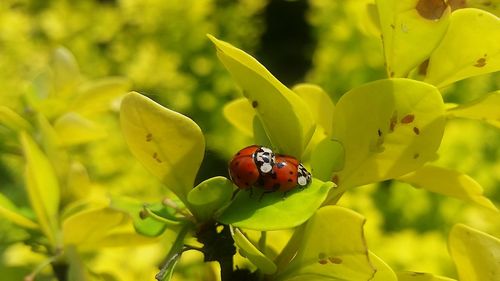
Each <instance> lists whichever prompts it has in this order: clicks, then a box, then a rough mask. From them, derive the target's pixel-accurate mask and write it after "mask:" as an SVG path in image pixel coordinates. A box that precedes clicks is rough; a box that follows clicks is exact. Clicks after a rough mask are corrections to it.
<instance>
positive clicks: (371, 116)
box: [332, 78, 445, 190]
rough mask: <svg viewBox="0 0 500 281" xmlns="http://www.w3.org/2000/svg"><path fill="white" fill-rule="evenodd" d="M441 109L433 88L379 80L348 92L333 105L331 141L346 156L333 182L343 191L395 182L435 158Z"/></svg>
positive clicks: (409, 81)
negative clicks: (381, 182)
mask: <svg viewBox="0 0 500 281" xmlns="http://www.w3.org/2000/svg"><path fill="white" fill-rule="evenodd" d="M444 124H445V119H444V105H443V100H442V97H441V94H440V93H439V91H438V90H437V89H436V88H435V87H433V86H432V85H429V84H426V83H422V82H418V81H414V80H410V79H401V78H397V79H387V80H379V81H375V82H372V83H368V84H365V85H362V86H360V87H358V88H355V89H352V90H351V91H349V92H347V93H346V94H345V95H343V96H342V97H341V98H340V100H339V102H338V103H337V105H336V108H335V113H334V124H333V133H332V139H333V140H336V141H339V142H340V143H341V144H342V145H343V147H344V150H345V162H344V167H343V169H342V170H341V171H339V172H338V173H337V172H334V173H333V174H332V179H334V181H336V182H338V184H339V186H340V187H341V189H344V190H345V189H346V188H349V187H354V186H360V185H364V184H368V183H372V182H378V181H383V180H387V179H392V178H396V177H399V176H401V175H404V174H407V173H409V172H411V171H414V170H416V169H418V168H419V167H421V166H422V165H423V164H424V163H425V162H427V161H429V160H432V159H434V158H435V155H436V150H437V149H438V147H439V144H440V142H441V138H442V136H443V131H444Z"/></svg>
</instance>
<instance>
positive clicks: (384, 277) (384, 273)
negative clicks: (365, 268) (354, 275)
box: [369, 252, 401, 281]
mask: <svg viewBox="0 0 500 281" xmlns="http://www.w3.org/2000/svg"><path fill="white" fill-rule="evenodd" d="M369 255H370V261H371V263H372V265H373V267H374V268H375V269H376V272H375V276H373V279H371V280H370V281H401V280H399V279H398V277H397V276H396V273H394V271H392V268H390V267H389V266H388V265H387V264H386V263H385V262H384V261H383V260H382V259H381V258H379V257H377V256H376V255H375V254H374V253H372V252H369Z"/></svg>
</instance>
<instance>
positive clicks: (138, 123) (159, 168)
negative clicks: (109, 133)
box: [120, 92, 205, 201]
mask: <svg viewBox="0 0 500 281" xmlns="http://www.w3.org/2000/svg"><path fill="white" fill-rule="evenodd" d="M120 121H121V127H122V131H123V135H124V136H125V140H126V141H127V144H128V146H129V148H130V150H131V151H132V154H133V155H134V156H135V157H136V158H137V159H138V160H139V162H141V163H142V164H143V165H144V166H145V167H146V168H147V169H148V170H149V171H150V172H151V173H152V174H153V175H155V176H157V177H158V178H159V179H161V180H162V181H163V183H164V184H165V185H166V186H167V188H169V189H170V190H172V191H173V192H174V193H175V194H176V195H177V196H178V197H179V198H180V199H181V200H182V201H185V200H186V196H187V193H188V192H189V191H190V190H191V189H192V188H193V184H194V179H195V176H196V173H197V171H198V168H199V167H200V164H201V161H202V159H203V155H204V151H205V140H204V138H203V134H202V132H201V129H200V128H199V127H198V125H196V123H194V122H193V120H191V119H189V118H188V117H186V116H184V115H182V114H180V113H177V112H175V111H172V110H169V109H167V108H164V107H162V106H161V105H159V104H157V103H155V102H154V101H152V100H150V99H149V98H147V97H145V96H143V95H140V94H138V93H135V92H132V93H129V94H127V95H126V96H125V98H124V99H123V102H122V106H121V114H120Z"/></svg>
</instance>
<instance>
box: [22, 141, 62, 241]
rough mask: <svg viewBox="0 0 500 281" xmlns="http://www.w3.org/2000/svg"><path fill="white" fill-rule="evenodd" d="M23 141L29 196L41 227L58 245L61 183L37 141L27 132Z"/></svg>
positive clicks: (49, 238)
mask: <svg viewBox="0 0 500 281" xmlns="http://www.w3.org/2000/svg"><path fill="white" fill-rule="evenodd" d="M21 143H22V147H23V153H24V157H25V159H26V166H25V179H26V188H27V193H28V197H29V200H30V203H31V207H32V208H33V210H34V212H35V214H36V217H37V220H38V223H39V225H40V228H41V229H42V231H43V233H44V234H45V235H46V236H47V238H48V240H49V241H50V243H51V245H52V246H56V245H57V242H58V241H56V240H57V233H58V212H59V192H60V191H59V183H58V181H57V177H56V174H55V172H54V169H53V168H52V165H51V164H50V162H49V160H48V159H47V157H46V156H45V155H44V154H43V152H42V151H41V150H40V148H39V147H38V146H37V144H36V143H35V141H34V140H33V139H32V138H31V137H30V136H29V135H28V134H27V133H25V132H22V133H21Z"/></svg>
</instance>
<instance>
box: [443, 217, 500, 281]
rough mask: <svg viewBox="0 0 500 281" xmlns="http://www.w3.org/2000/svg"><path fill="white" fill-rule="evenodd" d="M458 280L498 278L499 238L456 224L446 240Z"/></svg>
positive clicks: (481, 280) (499, 270) (499, 259)
mask: <svg viewBox="0 0 500 281" xmlns="http://www.w3.org/2000/svg"><path fill="white" fill-rule="evenodd" d="M448 248H449V250H450V254H451V257H452V258H453V261H454V262H455V266H456V268H457V271H458V277H459V280H467V281H483V280H499V279H500V266H498V265H499V264H500V240H499V239H498V238H495V237H493V236H491V235H488V234H486V233H483V232H481V231H478V230H475V229H473V228H470V227H468V226H466V225H463V224H456V225H455V226H453V228H452V229H451V232H450V238H449V242H448Z"/></svg>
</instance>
